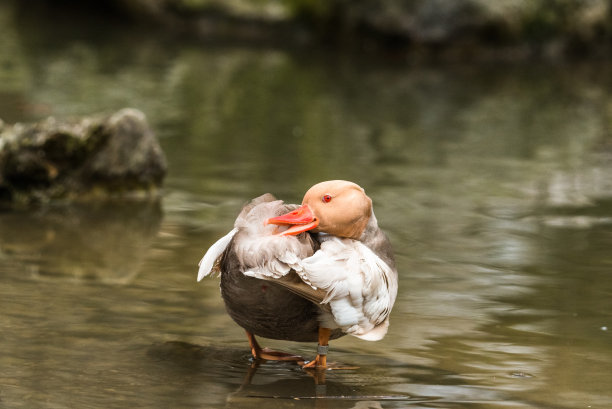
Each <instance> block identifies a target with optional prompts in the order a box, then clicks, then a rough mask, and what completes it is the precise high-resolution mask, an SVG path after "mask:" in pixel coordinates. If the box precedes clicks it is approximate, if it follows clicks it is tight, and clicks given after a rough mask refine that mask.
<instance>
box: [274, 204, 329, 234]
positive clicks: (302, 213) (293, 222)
mask: <svg viewBox="0 0 612 409" xmlns="http://www.w3.org/2000/svg"><path fill="white" fill-rule="evenodd" d="M265 224H277V225H289V226H291V227H289V228H288V229H287V230H285V231H283V232H281V233H279V235H281V236H288V235H291V236H294V235H296V234H299V233H302V232H305V231H308V230H312V229H314V228H315V227H317V226H318V225H319V219H317V218H316V217H315V216H314V214H313V213H312V211H311V210H310V208H309V207H308V205H303V206H300V207H298V208H297V209H295V210H294V211H292V212H289V213H287V214H284V215H282V216H277V217H272V218H270V219H268V220H266V223H265Z"/></svg>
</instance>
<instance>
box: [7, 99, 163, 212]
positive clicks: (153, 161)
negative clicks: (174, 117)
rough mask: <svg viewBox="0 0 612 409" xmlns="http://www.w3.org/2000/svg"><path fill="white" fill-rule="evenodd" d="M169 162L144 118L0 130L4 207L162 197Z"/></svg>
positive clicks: (133, 113)
mask: <svg viewBox="0 0 612 409" xmlns="http://www.w3.org/2000/svg"><path fill="white" fill-rule="evenodd" d="M165 174H166V159H165V156H164V154H163V151H162V149H161V147H160V146H159V143H158V142H157V140H156V138H155V136H154V135H153V132H152V130H151V129H150V127H149V126H148V124H147V121H146V118H145V115H144V114H143V113H142V112H140V111H138V110H136V109H130V108H126V109H122V110H120V111H118V112H116V113H114V114H112V115H110V116H90V117H85V118H81V119H78V120H74V121H58V120H57V119H55V118H52V117H50V118H47V119H45V120H43V121H40V122H38V123H34V124H20V123H17V124H14V125H6V124H5V125H4V126H0V202H5V203H19V204H28V203H40V202H48V201H50V200H54V199H60V200H76V199H82V198H90V197H121V196H143V197H154V196H157V193H158V191H159V188H160V187H161V184H162V181H163V178H164V176H165Z"/></svg>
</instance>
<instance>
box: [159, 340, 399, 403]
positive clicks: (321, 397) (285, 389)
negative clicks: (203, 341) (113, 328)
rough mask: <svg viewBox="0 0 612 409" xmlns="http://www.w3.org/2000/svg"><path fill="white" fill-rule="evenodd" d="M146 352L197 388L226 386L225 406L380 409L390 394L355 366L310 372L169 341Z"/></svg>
mask: <svg viewBox="0 0 612 409" xmlns="http://www.w3.org/2000/svg"><path fill="white" fill-rule="evenodd" d="M148 355H149V356H150V357H151V358H153V359H154V360H155V362H156V364H157V365H159V363H160V362H163V363H164V365H165V367H166V370H167V371H172V373H173V378H175V379H176V377H177V376H178V377H181V376H182V377H185V378H188V379H189V384H191V386H192V387H193V388H194V393H198V394H199V393H200V391H203V390H211V386H212V385H215V386H216V389H218V388H219V386H222V387H223V389H225V390H226V391H227V394H226V399H225V403H226V406H227V407H243V406H244V407H254V406H256V405H257V402H258V401H259V400H261V402H262V404H263V405H265V406H266V407H268V405H269V404H270V400H274V401H277V402H278V405H281V406H283V402H284V401H286V402H292V404H291V406H292V407H314V408H317V409H324V408H328V407H330V408H331V407H333V408H339V409H352V408H355V409H378V408H381V405H380V402H378V401H377V400H381V399H388V398H389V397H385V396H377V395H376V394H371V393H369V392H372V391H370V390H368V389H369V388H368V387H367V386H366V387H364V386H362V385H363V379H361V378H360V379H355V376H356V373H355V372H354V371H348V370H343V371H334V370H314V369H313V370H308V371H306V370H303V369H302V368H301V367H299V366H298V365H296V364H294V363H279V362H266V361H264V360H253V359H252V358H250V356H249V354H248V351H247V352H245V351H244V349H243V348H240V349H238V348H231V347H214V346H199V345H194V344H189V343H186V342H178V341H171V342H165V343H162V344H156V345H153V346H151V347H150V348H149V350H148ZM340 378H343V379H344V380H348V381H349V382H350V384H345V383H344V382H342V381H340V380H339V379H340ZM194 379H197V380H198V382H193V381H194ZM357 384H359V386H356V385H357ZM236 385H237V386H236ZM377 398H381V399H377ZM401 398H402V399H405V398H406V397H401ZM208 399H210V396H209V397H208ZM394 400H395V399H394ZM264 402H267V403H264ZM275 407H276V406H275Z"/></svg>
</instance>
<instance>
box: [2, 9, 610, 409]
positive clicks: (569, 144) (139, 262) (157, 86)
mask: <svg viewBox="0 0 612 409" xmlns="http://www.w3.org/2000/svg"><path fill="white" fill-rule="evenodd" d="M8 4H11V3H8ZM13 12H14V10H13V9H11V8H10V7H8V6H6V5H4V6H2V7H0V20H1V21H2V23H3V27H4V30H5V31H6V34H5V35H4V37H3V39H2V40H0V41H2V42H3V45H5V46H4V47H0V60H1V61H3V62H5V63H3V64H0V78H2V81H0V118H2V119H4V120H5V121H6V122H14V121H25V120H36V119H39V118H43V117H45V116H47V115H57V116H59V117H65V116H70V115H81V114H89V113H92V112H100V111H113V110H117V109H119V108H122V107H124V106H133V107H137V108H140V109H142V110H143V111H144V112H145V113H146V114H147V116H148V118H149V121H150V122H151V125H152V126H153V127H154V129H155V130H156V133H157V135H158V136H159V138H160V140H161V143H162V145H163V147H164V150H165V152H166V154H167V155H168V162H169V167H170V173H169V175H168V178H167V181H166V186H165V192H164V197H163V199H162V200H161V202H160V203H158V204H141V203H134V202H125V203H107V204H95V205H92V204H86V205H72V206H69V205H62V204H58V205H53V206H49V207H45V208H39V209H30V210H18V211H17V210H16V211H3V212H2V213H0V310H1V311H2V313H1V314H0V328H1V329H2V331H1V333H0V368H2V370H1V371H0V407H7V408H22V407H23V408H31V407H48V408H67V407H100V408H115V407H117V408H120V407H121V408H123V407H159V408H167V407H177V408H183V407H185V408H187V407H199V408H224V407H240V408H255V407H266V408H289V407H291V408H313V407H314V408H360V409H364V408H403V407H411V408H461V409H464V408H494V409H496V408H512V409H514V408H521V409H523V408H589V407H590V408H607V407H611V406H612V392H611V388H610V385H611V383H610V379H612V315H611V313H610V311H611V307H612V305H611V304H612V301H611V300H612V251H611V250H610V248H611V246H612V97H610V95H612V92H610V91H612V84H611V81H610V76H609V67H606V66H604V65H602V64H598V65H557V66H553V65H547V66H544V65H530V66H526V65H520V66H497V65H488V66H428V67H422V66H421V67H412V66H410V65H408V64H400V63H397V62H390V61H386V62H385V61H372V59H360V58H358V57H354V56H353V57H339V56H332V55H328V54H325V53H316V52H314V53H313V52H310V53H307V52H288V51H284V50H270V49H248V48H241V47H237V46H225V47H212V46H210V45H202V44H185V43H180V42H178V41H174V40H168V39H165V40H159V39H154V38H151V36H150V35H143V34H142V33H139V32H136V33H134V32H132V31H131V30H125V29H123V28H119V29H115V30H113V31H110V30H111V28H112V27H110V28H109V27H106V28H105V27H101V26H100V25H98V26H96V25H95V24H94V23H96V22H94V23H91V22H87V24H88V25H89V26H92V27H95V28H96V29H95V30H94V29H92V30H90V31H87V30H85V31H71V30H70V29H65V32H64V31H57V30H56V29H57V27H56V26H54V25H52V24H51V23H52V22H47V23H46V24H50V25H49V26H47V25H45V24H42V23H41V21H40V20H37V19H36V18H35V17H32V16H30V15H28V14H26V15H25V16H24V15H23V13H22V12H20V13H16V16H15V15H11V13H13ZM32 19H34V20H32ZM98 23H99V22H98ZM81 28H82V27H81ZM54 30H55V31H54ZM105 30H108V31H105ZM119 40H122V42H120V41H119ZM331 178H343V179H349V180H354V181H356V182H358V183H359V184H361V185H362V186H363V187H364V188H365V189H366V191H367V192H368V194H369V195H370V196H371V197H372V198H373V200H374V205H375V211H376V215H377V218H378V220H379V223H380V224H381V225H382V227H383V228H384V229H385V231H386V232H387V233H388V235H389V237H390V238H391V240H392V242H393V244H394V248H395V251H396V255H397V263H398V268H399V271H400V280H401V281H400V292H399V295H398V300H397V303H396V305H395V308H394V311H393V314H392V317H391V328H390V331H389V334H388V336H387V337H386V338H385V339H384V340H383V341H380V342H376V343H369V342H366V341H361V340H358V339H352V338H349V337H345V338H343V339H340V340H338V341H334V342H333V343H332V346H331V355H330V359H331V360H333V361H337V362H339V363H341V364H345V365H358V366H359V369H355V370H342V371H328V372H327V373H326V379H325V383H324V385H316V383H317V382H318V383H322V380H321V379H315V378H314V377H313V376H311V375H309V374H308V373H305V372H304V371H302V370H301V369H299V368H297V367H295V366H292V365H290V364H276V363H262V364H260V365H255V364H254V363H252V362H251V361H250V359H249V350H248V344H247V342H246V339H245V337H244V334H243V332H242V330H241V329H240V328H239V327H237V326H236V325H235V324H234V323H233V322H232V321H231V319H230V318H229V317H228V316H227V315H226V314H225V311H224V307H223V304H222V301H221V298H220V296H219V291H218V283H217V281H216V280H215V279H209V280H205V281H203V282H202V283H199V284H196V282H195V276H196V270H197V262H198V260H199V258H200V257H201V255H202V254H203V252H204V251H205V249H206V248H207V246H209V245H210V244H211V243H212V242H214V240H215V239H216V238H218V237H220V236H221V235H223V234H224V233H225V232H227V231H228V230H229V229H230V228H231V227H232V223H233V220H234V218H235V216H236V214H237V212H238V211H239V209H240V207H241V206H242V204H243V203H244V202H245V201H247V200H249V199H250V198H252V197H254V196H257V195H260V194H262V193H264V192H272V193H274V194H276V195H277V196H278V197H279V198H283V199H285V200H287V201H289V202H298V201H299V200H300V199H301V196H302V194H303V192H304V191H305V190H306V189H307V188H308V187H309V186H310V185H312V184H313V183H315V182H317V181H320V180H324V179H331ZM264 341H265V342H264V343H265V344H266V345H269V346H273V347H277V348H281V349H285V350H290V351H292V352H297V353H300V354H303V355H306V356H312V355H313V354H314V349H315V346H314V345H310V344H295V343H284V342H279V341H268V340H264Z"/></svg>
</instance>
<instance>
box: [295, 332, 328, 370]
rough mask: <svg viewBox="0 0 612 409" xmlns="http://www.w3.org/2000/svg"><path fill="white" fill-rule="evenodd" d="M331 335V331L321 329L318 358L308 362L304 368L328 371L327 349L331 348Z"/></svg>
mask: <svg viewBox="0 0 612 409" xmlns="http://www.w3.org/2000/svg"><path fill="white" fill-rule="evenodd" d="M330 335H331V329H329V328H319V347H318V349H317V357H316V358H315V359H314V360H313V361H310V362H308V363H307V364H306V365H304V366H303V367H302V368H315V369H326V368H327V349H328V346H329V336H330Z"/></svg>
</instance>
